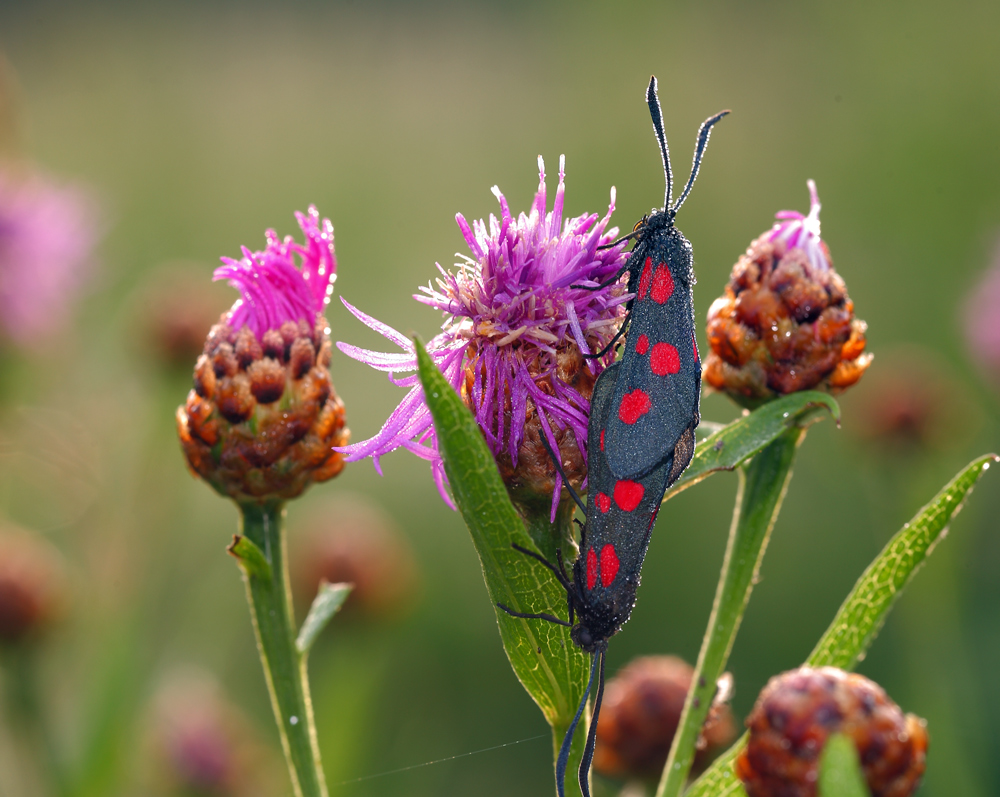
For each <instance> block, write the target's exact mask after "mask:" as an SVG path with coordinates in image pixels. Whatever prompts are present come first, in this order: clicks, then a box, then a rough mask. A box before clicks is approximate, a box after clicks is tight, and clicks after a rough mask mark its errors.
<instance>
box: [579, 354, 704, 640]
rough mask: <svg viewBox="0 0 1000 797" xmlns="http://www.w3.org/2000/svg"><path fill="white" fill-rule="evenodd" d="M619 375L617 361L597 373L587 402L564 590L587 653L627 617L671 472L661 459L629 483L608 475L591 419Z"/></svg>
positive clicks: (605, 406)
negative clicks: (574, 542) (583, 505)
mask: <svg viewBox="0 0 1000 797" xmlns="http://www.w3.org/2000/svg"><path fill="white" fill-rule="evenodd" d="M620 376H621V363H615V364H614V365H612V366H611V367H609V368H608V369H607V370H605V371H604V373H603V374H601V376H600V378H599V379H598V380H597V385H596V386H595V387H594V394H593V397H592V398H591V404H590V412H591V416H590V417H591V420H592V422H591V424H590V429H589V435H588V437H589V439H588V452H589V454H588V469H589V474H590V475H589V477H588V478H589V480H590V485H591V488H590V490H589V491H588V494H587V522H586V523H585V524H584V527H583V533H582V537H581V540H580V555H579V556H578V557H577V560H576V562H575V563H574V565H573V581H572V587H573V589H572V590H570V591H569V592H568V599H569V611H570V617H571V618H572V617H574V616H575V617H576V618H577V621H576V623H575V624H574V625H573V628H572V630H571V632H570V633H571V636H572V639H573V641H574V642H575V643H576V644H577V645H579V646H580V647H581V648H582V649H583V650H585V651H587V652H588V653H593V652H596V651H599V650H602V649H603V648H604V647H605V646H606V644H607V640H608V638H609V637H611V636H613V635H614V634H615V633H617V632H618V629H619V628H621V626H622V625H623V624H624V623H625V622H626V621H627V620H628V618H629V615H630V614H631V613H632V607H633V606H634V605H635V596H636V590H637V589H638V588H639V571H640V570H641V569H642V561H643V559H644V558H645V556H646V549H647V548H648V547H649V537H650V533H651V532H652V530H653V522H654V521H655V520H656V513H657V512H658V511H659V509H660V502H661V501H662V500H663V493H664V492H665V491H666V489H667V483H668V481H669V479H670V475H671V470H672V463H671V462H670V461H667V462H664V463H663V465H662V466H661V467H658V468H655V469H653V470H652V471H651V472H650V473H648V474H647V475H645V476H643V477H641V478H638V479H635V480H632V479H616V478H615V477H614V476H613V475H612V474H611V470H610V469H609V467H608V462H607V459H606V457H605V452H604V450H602V448H601V431H602V428H603V426H602V424H600V423H594V422H593V420H594V419H602V418H604V419H606V418H607V417H608V414H609V413H610V412H611V410H612V409H613V408H614V394H615V387H616V379H618V378H620ZM692 442H693V437H692ZM691 449H692V450H693V449H694V446H693V444H692V445H691Z"/></svg>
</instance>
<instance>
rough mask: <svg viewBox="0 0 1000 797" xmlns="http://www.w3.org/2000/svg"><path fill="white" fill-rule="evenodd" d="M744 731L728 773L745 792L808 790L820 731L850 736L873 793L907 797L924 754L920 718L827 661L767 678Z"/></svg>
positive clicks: (803, 794)
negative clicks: (732, 771)
mask: <svg viewBox="0 0 1000 797" xmlns="http://www.w3.org/2000/svg"><path fill="white" fill-rule="evenodd" d="M746 724H747V727H748V728H749V729H750V738H749V741H748V743H747V746H746V747H745V748H744V750H743V752H742V753H740V756H739V758H737V759H736V766H735V769H736V774H737V775H739V777H740V780H742V781H743V786H744V787H745V788H746V791H747V794H749V795H750V797H770V796H771V795H774V794H781V795H787V797H816V785H817V781H818V777H817V776H818V772H819V766H820V758H821V756H822V753H823V748H824V747H825V745H826V742H827V739H829V737H830V736H833V735H834V734H836V733H843V734H846V735H847V736H848V737H850V739H851V741H853V742H854V745H855V747H856V748H857V751H858V758H859V759H860V762H861V769H862V773H863V776H864V778H865V780H866V781H867V785H868V789H869V790H870V792H871V794H872V795H874V797H909V795H910V794H913V792H914V791H915V790H916V788H917V786H918V785H919V784H920V778H921V776H922V775H923V773H924V766H925V759H926V755H927V730H926V727H925V723H924V721H923V720H921V719H919V718H918V717H915V716H914V715H913V714H906V715H905V716H904V714H903V712H902V711H901V710H900V708H899V706H897V705H896V704H895V703H893V702H892V700H890V699H889V697H888V695H886V693H885V692H884V691H883V690H882V687H880V686H879V685H878V684H876V683H874V682H873V681H870V680H868V679H867V678H865V677H864V676H863V675H858V674H857V673H847V672H844V671H843V670H838V669H836V668H835V667H820V668H818V669H813V668H812V667H800V668H799V669H797V670H792V671H790V672H786V673H782V674H781V675H776V676H775V677H774V678H772V679H771V680H770V681H769V682H768V684H767V686H765V687H764V690H763V691H762V692H761V693H760V697H758V698H757V703H756V705H755V706H754V709H753V711H752V712H751V713H750V716H749V717H747V721H746Z"/></svg>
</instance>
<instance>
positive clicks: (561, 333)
mask: <svg viewBox="0 0 1000 797" xmlns="http://www.w3.org/2000/svg"><path fill="white" fill-rule="evenodd" d="M564 164H565V161H564V158H560V160H559V186H558V188H557V189H556V196H555V202H554V204H553V207H552V210H551V211H549V212H548V213H546V192H545V169H544V163H543V161H542V159H541V157H539V159H538V167H539V186H538V192H537V193H536V194H535V199H534V202H533V203H532V205H531V208H530V210H529V211H528V213H527V214H524V213H521V214H520V215H518V216H517V217H514V216H513V215H512V214H511V212H510V208H509V207H508V205H507V200H506V199H505V198H504V196H503V194H502V193H500V189H499V188H497V187H496V186H494V188H493V193H494V195H495V196H496V197H497V200H498V201H499V203H500V218H499V219H497V218H496V217H495V216H493V215H490V219H489V223H488V224H487V223H486V222H485V221H482V220H479V221H475V222H474V223H473V224H472V226H471V227H470V226H469V224H468V223H467V222H466V220H465V218H464V217H463V216H462V215H461V214H458V215H457V216H456V217H455V218H456V221H457V223H458V226H459V229H460V230H461V231H462V235H463V236H464V238H465V241H466V243H467V244H468V245H469V249H470V250H471V252H472V256H471V257H468V256H465V255H461V254H459V255H458V256H459V257H461V258H462V261H463V262H460V263H458V264H456V268H457V271H456V272H455V273H454V274H452V273H449V272H447V271H445V270H444V269H443V268H441V266H440V264H438V270H439V271H440V272H441V277H439V278H438V279H437V288H436V289H435V288H433V287H431V286H430V285H428V286H427V287H422V288H421V291H422V293H421V294H417V295H415V296H414V298H415V299H416V300H417V301H419V302H422V303H423V304H426V305H429V306H430V307H433V308H435V309H437V310H440V311H441V312H442V313H444V315H445V322H444V324H443V325H442V332H441V333H440V334H438V335H437V336H436V337H435V338H434V339H433V340H431V341H430V344H429V345H428V347H427V350H428V352H429V353H430V354H431V356H432V357H433V359H434V361H435V363H436V364H437V365H438V367H439V368H440V369H441V370H442V372H443V373H444V375H445V377H446V378H447V379H448V381H449V382H450V383H451V385H452V386H453V387H454V388H455V389H456V390H457V391H459V393H460V394H461V395H462V397H463V399H464V401H465V403H466V405H467V406H469V408H470V409H471V410H472V412H473V413H474V414H475V416H476V420H477V422H478V423H479V426H480V427H481V429H482V431H483V435H484V436H485V438H486V441H487V443H488V444H489V446H490V449H491V450H492V452H493V454H494V455H495V456H496V457H497V461H498V464H499V465H500V469H501V473H502V474H503V475H504V477H505V480H506V481H507V484H508V486H512V484H513V483H515V482H517V481H518V479H519V478H522V480H523V481H525V482H531V483H532V486H534V487H536V488H537V486H538V484H539V483H540V479H539V478H532V477H529V478H528V479H523V476H524V473H523V471H524V469H525V468H526V467H531V466H532V465H534V466H535V473H534V474H533V476H537V475H538V474H539V473H540V472H541V471H546V473H545V475H544V476H542V477H541V481H544V482H545V483H546V487H547V488H548V489H551V490H552V512H553V514H554V513H555V510H556V507H557V506H558V503H559V499H560V496H561V492H562V480H561V477H560V475H559V474H558V473H551V471H552V470H553V468H552V465H551V462H550V461H549V458H548V456H547V454H546V453H545V451H544V447H543V446H541V440H540V435H541V436H544V438H545V440H547V441H548V444H549V445H550V446H551V448H552V449H553V450H557V449H559V450H560V451H561V454H562V456H563V459H564V465H565V464H569V465H570V466H571V468H568V470H571V471H575V476H574V473H573V472H571V473H570V478H578V479H579V480H580V481H582V479H583V476H584V474H585V470H584V468H585V463H586V443H587V418H588V414H589V410H590V401H589V399H590V393H591V391H592V389H593V382H594V380H595V379H596V376H597V374H599V373H600V372H601V371H602V370H603V369H604V368H605V367H606V366H607V365H609V364H610V363H611V362H612V361H613V360H614V353H613V352H608V353H606V354H605V355H604V356H603V357H601V358H599V359H595V360H584V359H583V356H582V355H583V353H586V354H591V353H595V352H599V351H601V350H602V349H603V348H604V347H605V346H607V344H608V343H609V342H610V341H611V339H612V337H613V336H614V334H615V332H616V331H617V330H618V328H619V327H620V325H621V322H622V318H623V316H624V312H625V311H624V304H625V302H626V301H627V300H628V298H629V296H628V295H627V294H625V287H624V285H622V284H620V283H618V282H612V283H611V284H607V283H608V281H609V280H613V278H614V277H615V275H616V274H617V273H618V272H619V270H620V269H621V267H622V265H623V264H624V261H625V259H626V257H627V253H626V252H625V251H624V244H619V245H617V246H613V247H610V248H606V249H601V248H600V247H602V246H605V245H607V244H608V243H610V242H611V241H613V240H614V238H615V235H616V233H617V229H616V228H610V229H608V222H609V220H610V218H611V214H612V212H613V210H614V205H615V191H614V188H612V189H611V203H610V206H609V207H608V211H607V213H606V214H605V215H604V217H603V218H600V217H599V216H598V215H597V214H596V213H591V214H584V215H582V216H577V217H575V218H571V219H566V220H565V222H564V221H563V199H564V194H565V190H566V189H565V172H564ZM342 301H344V304H345V306H346V307H347V309H348V310H350V311H351V312H352V313H353V314H354V315H355V316H356V317H357V318H358V319H360V320H361V321H362V322H363V323H365V324H366V325H367V326H369V327H371V328H372V329H374V330H375V331H376V332H379V333H381V334H382V335H383V336H384V337H386V338H387V339H388V340H390V341H391V342H393V343H394V344H396V345H397V346H399V348H400V349H402V350H403V351H402V353H399V354H392V353H381V352H374V351H368V350H365V349H360V348H358V347H356V346H351V345H349V344H346V343H338V344H337V346H338V347H339V348H340V350H341V351H343V352H344V353H345V354H347V355H348V356H350V357H353V358H354V359H356V360H359V361H361V362H363V363H367V364H368V365H370V366H372V367H373V368H376V369H378V370H381V371H386V372H388V374H389V379H390V381H392V382H393V384H396V385H399V386H400V387H407V388H409V389H410V391H409V393H408V394H407V395H406V397H405V398H404V399H403V400H402V401H401V402H400V404H399V406H397V407H396V409H395V410H394V411H393V413H392V414H391V415H390V416H389V419H388V420H387V421H386V422H385V425H384V426H383V427H382V429H381V431H380V432H379V433H378V434H376V435H375V436H374V437H372V438H371V439H369V440H365V441H363V442H360V443H356V444H354V445H351V446H348V447H346V448H345V449H344V451H345V452H346V453H347V461H349V462H351V461H355V460H359V459H362V458H364V457H368V456H370V457H372V460H373V461H374V463H375V468H376V469H377V470H378V471H379V473H381V467H380V464H379V458H380V457H381V456H383V455H384V454H387V453H388V452H390V451H393V450H395V449H397V448H404V449H407V450H409V451H411V452H413V453H414V454H416V455H417V456H419V457H422V458H424V459H427V460H429V461H430V463H431V470H432V473H433V477H434V481H435V483H436V484H437V486H438V489H439V491H440V492H441V495H442V497H443V498H444V500H445V501H446V502H447V503H448V504H449V505H451V506H453V504H452V502H451V499H450V498H449V497H448V494H447V492H446V490H445V474H444V468H443V466H442V463H441V457H440V455H439V453H438V450H437V441H436V438H435V435H434V428H433V424H432V421H431V415H430V411H429V410H428V409H427V406H426V404H425V403H424V397H423V391H422V389H421V387H420V383H419V380H418V378H417V376H416V375H410V376H405V377H401V378H400V377H397V376H396V374H399V373H400V372H406V371H413V370H415V369H416V366H417V363H416V357H415V354H414V349H413V344H412V343H411V342H410V341H409V340H408V339H407V338H406V337H405V336H403V335H401V334H400V333H399V332H397V331H396V330H394V329H392V328H391V327H389V326H387V325H385V324H383V323H381V322H379V321H377V320H375V319H374V318H372V317H371V316H368V315H366V314H365V313H363V312H361V311H360V310H358V309H356V308H354V307H352V306H351V305H350V304H348V303H347V302H346V301H345V300H343V299H342ZM569 432H571V433H572V438H571V439H568V440H566V443H565V444H564V445H563V446H562V448H560V443H561V438H563V437H567V436H568V433H569ZM574 454H575V457H574ZM574 459H576V461H577V462H576V465H575V466H574V463H573V460H574ZM519 460H521V462H520V464H519ZM527 460H531V463H529V464H528V465H526V464H525V461H527ZM567 460H568V463H567ZM518 471H520V474H519V473H518ZM546 480H547V481H546ZM549 485H551V486H549ZM536 491H537V490H536ZM546 492H547V490H546Z"/></svg>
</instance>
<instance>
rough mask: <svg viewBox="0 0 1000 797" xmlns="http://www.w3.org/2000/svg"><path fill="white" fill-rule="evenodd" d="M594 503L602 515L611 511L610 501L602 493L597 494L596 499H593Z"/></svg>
mask: <svg viewBox="0 0 1000 797" xmlns="http://www.w3.org/2000/svg"><path fill="white" fill-rule="evenodd" d="M594 503H595V504H597V508H598V509H600V510H601V512H603V513H607V511H608V510H609V509H611V499H610V498H608V497H607V496H606V495H605V494H604V493H598V494H597V498H595V499H594Z"/></svg>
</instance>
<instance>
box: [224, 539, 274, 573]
mask: <svg viewBox="0 0 1000 797" xmlns="http://www.w3.org/2000/svg"><path fill="white" fill-rule="evenodd" d="M226 553H228V554H229V555H230V556H232V557H235V559H236V561H238V562H239V563H240V567H242V568H243V569H244V570H245V571H246V574H247V575H248V576H253V577H254V578H259V579H261V580H262V581H270V580H271V563H270V562H268V561H267V557H266V556H264V552H263V551H262V550H261V549H260V548H258V547H257V545H256V544H255V543H254V541H253V540H251V539H250V538H248V537H244V536H243V535H241V534H234V535H233V541H232V542H231V543H229V547H227V548H226Z"/></svg>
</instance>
